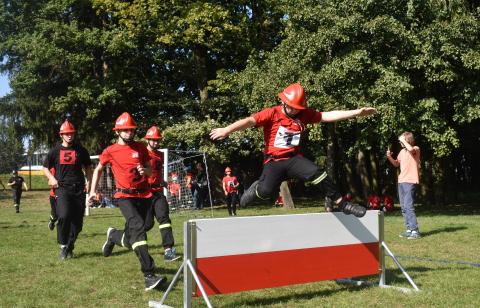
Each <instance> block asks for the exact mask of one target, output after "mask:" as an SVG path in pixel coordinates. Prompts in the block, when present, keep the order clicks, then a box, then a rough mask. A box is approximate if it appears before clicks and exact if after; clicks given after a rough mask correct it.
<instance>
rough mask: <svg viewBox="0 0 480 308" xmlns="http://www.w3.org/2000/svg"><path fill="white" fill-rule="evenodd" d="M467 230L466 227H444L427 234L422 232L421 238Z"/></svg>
mask: <svg viewBox="0 0 480 308" xmlns="http://www.w3.org/2000/svg"><path fill="white" fill-rule="evenodd" d="M466 229H468V228H467V227H463V226H462V227H445V228H440V229H435V230H430V231H427V232H422V237H426V236H431V235H434V234H437V233H451V232H457V231H460V230H466Z"/></svg>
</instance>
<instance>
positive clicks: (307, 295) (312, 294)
mask: <svg viewBox="0 0 480 308" xmlns="http://www.w3.org/2000/svg"><path fill="white" fill-rule="evenodd" d="M366 288H370V286H348V285H341V288H339V289H330V290H321V291H307V292H301V293H299V292H291V294H285V295H281V296H275V297H271V298H257V297H256V298H254V299H248V300H238V301H235V302H233V303H232V304H231V305H230V304H229V305H228V306H231V307H240V306H248V307H251V306H252V307H253V306H267V307H268V306H272V305H275V304H280V303H282V302H288V301H292V300H295V301H304V300H305V301H306V300H310V299H313V298H316V297H328V296H331V295H333V294H335V293H338V292H344V291H346V290H348V291H351V292H358V291H362V290H364V289H366Z"/></svg>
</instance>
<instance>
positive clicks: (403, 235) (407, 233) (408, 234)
mask: <svg viewBox="0 0 480 308" xmlns="http://www.w3.org/2000/svg"><path fill="white" fill-rule="evenodd" d="M410 235H412V231H411V230H407V231H405V232H402V233H400V234H399V235H398V236H400V237H405V238H409V237H410Z"/></svg>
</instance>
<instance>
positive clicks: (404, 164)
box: [387, 132, 420, 239]
mask: <svg viewBox="0 0 480 308" xmlns="http://www.w3.org/2000/svg"><path fill="white" fill-rule="evenodd" d="M398 141H400V144H401V145H402V150H400V153H398V155H397V159H394V158H393V157H392V152H391V151H390V149H388V150H387V158H388V160H389V161H390V163H391V164H392V165H393V166H394V167H400V174H399V176H398V198H399V200H400V207H401V208H402V215H403V218H404V220H405V226H406V228H407V230H406V231H405V232H403V233H401V234H400V237H405V238H408V239H418V238H420V232H419V231H418V223H417V216H416V215H415V208H414V206H413V203H414V196H415V190H416V189H417V186H418V183H419V172H418V170H419V166H420V148H419V147H417V146H416V145H415V139H414V138H413V134H412V133H411V132H404V133H403V134H401V135H400V137H398Z"/></svg>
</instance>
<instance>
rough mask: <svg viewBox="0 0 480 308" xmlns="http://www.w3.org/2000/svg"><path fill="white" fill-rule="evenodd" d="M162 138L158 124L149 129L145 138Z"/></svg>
mask: <svg viewBox="0 0 480 308" xmlns="http://www.w3.org/2000/svg"><path fill="white" fill-rule="evenodd" d="M161 138H162V134H160V130H159V129H158V127H156V126H152V127H150V128H149V129H148V130H147V133H146V134H145V139H147V140H149V139H151V140H159V139H161Z"/></svg>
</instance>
